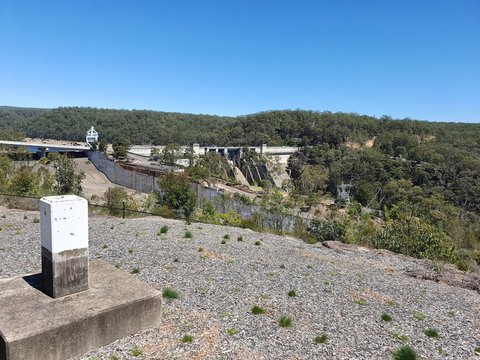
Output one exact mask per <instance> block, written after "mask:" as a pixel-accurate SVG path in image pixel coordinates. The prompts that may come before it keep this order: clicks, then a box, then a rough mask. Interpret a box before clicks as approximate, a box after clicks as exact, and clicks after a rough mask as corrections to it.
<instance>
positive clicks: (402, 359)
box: [393, 346, 417, 360]
mask: <svg viewBox="0 0 480 360" xmlns="http://www.w3.org/2000/svg"><path fill="white" fill-rule="evenodd" d="M393 360H417V354H416V353H415V350H413V349H412V348H411V347H410V346H402V347H401V348H399V349H397V350H395V352H394V353H393Z"/></svg>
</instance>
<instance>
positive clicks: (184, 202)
mask: <svg viewBox="0 0 480 360" xmlns="http://www.w3.org/2000/svg"><path fill="white" fill-rule="evenodd" d="M160 187H161V188H162V190H163V194H162V195H160V196H159V202H160V204H161V205H167V206H168V207H169V208H170V209H172V210H173V211H175V212H176V213H177V215H178V216H180V217H185V218H186V219H187V220H189V219H190V218H191V217H192V215H193V213H194V211H195V208H196V206H197V196H196V194H195V192H194V191H193V189H192V187H191V186H190V180H189V178H188V177H187V175H186V174H180V175H179V174H175V173H173V172H170V173H168V174H166V175H165V176H163V177H162V178H161V179H160Z"/></svg>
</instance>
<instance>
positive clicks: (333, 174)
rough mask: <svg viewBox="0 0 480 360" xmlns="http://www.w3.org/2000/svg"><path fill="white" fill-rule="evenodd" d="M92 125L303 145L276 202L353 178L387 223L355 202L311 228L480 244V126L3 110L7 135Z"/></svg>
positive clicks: (355, 192)
mask: <svg viewBox="0 0 480 360" xmlns="http://www.w3.org/2000/svg"><path fill="white" fill-rule="evenodd" d="M92 125H93V126H95V128H96V129H97V130H98V132H99V133H100V137H101V138H102V139H106V140H108V141H110V142H113V141H114V140H117V139H120V138H127V139H128V140H130V142H132V143H134V144H169V143H177V144H191V143H194V142H197V143H200V144H201V145H238V146H243V145H260V144H263V143H265V144H268V145H297V146H300V147H301V150H300V151H299V152H297V153H296V154H294V155H293V156H292V157H291V159H290V162H289V167H290V170H291V175H292V183H291V184H288V186H290V187H291V191H290V193H289V196H288V197H283V198H282V196H280V197H277V198H275V199H276V200H275V201H274V203H275V205H276V206H277V207H282V206H283V207H284V208H288V207H292V208H302V207H305V206H310V207H314V206H316V205H317V204H318V202H319V199H320V198H321V197H322V196H327V197H328V196H335V195H336V191H337V185H339V184H341V183H342V182H345V183H350V184H352V192H351V195H352V200H353V202H354V203H357V204H361V205H363V206H368V208H370V209H373V210H376V211H378V212H379V214H380V215H379V216H381V218H382V221H384V222H385V223H384V224H385V225H384V226H383V227H381V228H379V227H378V226H376V225H375V224H373V223H372V219H371V218H369V217H366V218H365V217H363V215H362V212H361V211H358V208H355V207H353V208H351V209H350V210H349V214H350V217H349V218H348V219H345V218H343V219H340V218H339V219H331V220H332V221H331V222H330V224H329V225H328V226H324V224H323V225H322V224H319V227H318V226H317V228H316V230H315V229H313V233H316V234H317V235H318V237H319V238H320V239H322V238H325V236H327V237H328V236H330V235H328V233H329V232H330V234H333V235H332V236H334V237H336V238H341V239H343V240H344V241H348V242H360V243H368V244H372V245H374V246H379V247H386V248H390V249H392V250H394V251H399V252H407V253H410V254H412V249H413V247H414V245H415V244H417V245H418V244H430V245H429V246H437V248H439V249H442V251H445V253H442V251H441V252H439V254H437V255H435V256H433V255H428V254H427V253H426V251H427V250H425V249H423V250H422V249H420V250H418V254H414V255H416V256H421V257H423V256H426V257H437V256H438V257H439V258H443V259H447V260H449V261H452V260H455V259H457V257H459V256H460V255H461V254H462V253H461V252H457V251H455V254H456V255H455V256H454V257H452V256H453V255H452V254H453V253H452V252H451V251H453V250H452V249H453V248H456V249H462V248H463V249H469V250H474V249H478V248H479V246H480V216H479V214H480V124H462V123H434V122H426V121H413V120H408V119H404V120H394V119H391V118H388V117H382V118H380V119H377V118H374V117H370V116H365V115H358V114H347V113H330V112H312V111H301V110H295V111H292V110H284V111H269V112H261V113H256V114H251V115H245V116H239V117H220V116H210V115H192V114H181V113H166V112H154V111H137V110H132V111H127V110H108V109H93V108H58V109H51V110H46V109H22V108H9V107H4V108H0V136H2V137H4V138H6V137H12V138H19V137H22V136H29V137H40V138H52V139H68V140H82V139H83V138H84V136H85V132H86V130H87V129H88V128H89V127H90V126H92ZM360 215H361V216H360ZM352 221H353V222H352ZM332 224H333V225H332ZM379 229H380V230H379ZM317 230H318V231H317ZM315 231H316V232H315ZM402 239H403V240H402ZM415 239H416V240H415ZM405 244H406V245H405ZM401 246H407V248H406V250H405V249H403V250H402V248H401ZM422 246H423V245H422ZM397 247H398V248H397ZM478 256H479V258H480V255H478ZM479 261H480V260H479Z"/></svg>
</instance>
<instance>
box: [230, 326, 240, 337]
mask: <svg viewBox="0 0 480 360" xmlns="http://www.w3.org/2000/svg"><path fill="white" fill-rule="evenodd" d="M239 332H240V330H238V329H235V328H231V329H227V334H228V335H230V336H234V335H237V334H238V333H239Z"/></svg>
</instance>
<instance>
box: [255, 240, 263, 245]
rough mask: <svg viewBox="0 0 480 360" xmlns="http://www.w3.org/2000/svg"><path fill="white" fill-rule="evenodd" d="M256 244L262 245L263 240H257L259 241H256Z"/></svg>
mask: <svg viewBox="0 0 480 360" xmlns="http://www.w3.org/2000/svg"><path fill="white" fill-rule="evenodd" d="M254 245H256V246H260V245H262V242H261V241H258V240H257V241H255V244H254Z"/></svg>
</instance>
